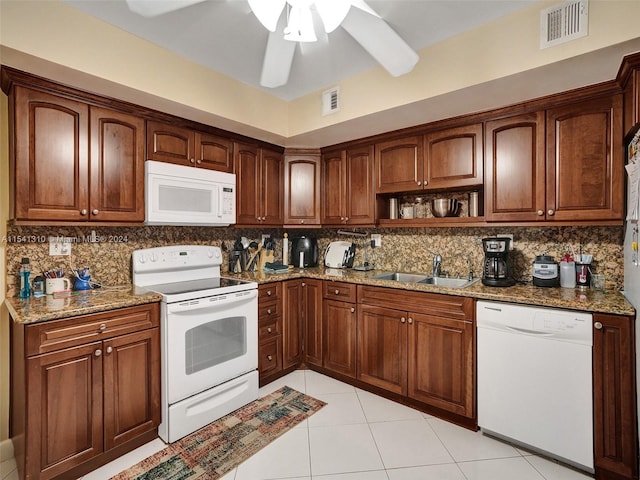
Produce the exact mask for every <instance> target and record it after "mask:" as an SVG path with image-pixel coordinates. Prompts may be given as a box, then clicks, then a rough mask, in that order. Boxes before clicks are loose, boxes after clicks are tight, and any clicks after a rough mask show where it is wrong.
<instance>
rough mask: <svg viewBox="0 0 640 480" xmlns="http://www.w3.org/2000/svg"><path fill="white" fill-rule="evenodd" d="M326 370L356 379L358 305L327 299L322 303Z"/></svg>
mask: <svg viewBox="0 0 640 480" xmlns="http://www.w3.org/2000/svg"><path fill="white" fill-rule="evenodd" d="M322 315H323V318H322V323H323V329H324V338H325V348H324V368H326V369H328V370H332V371H334V372H337V373H341V374H343V375H346V376H348V377H352V378H355V377H356V340H357V338H356V318H357V315H356V304H355V303H347V302H339V301H336V300H328V299H325V300H324V302H323V303H322Z"/></svg>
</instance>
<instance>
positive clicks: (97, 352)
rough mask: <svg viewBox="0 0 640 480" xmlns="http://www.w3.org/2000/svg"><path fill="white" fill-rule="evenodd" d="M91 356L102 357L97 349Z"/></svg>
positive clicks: (100, 351)
mask: <svg viewBox="0 0 640 480" xmlns="http://www.w3.org/2000/svg"><path fill="white" fill-rule="evenodd" d="M93 354H94V355H95V356H96V357H99V356H100V355H102V350H100V349H97V350H96V351H95V352H93Z"/></svg>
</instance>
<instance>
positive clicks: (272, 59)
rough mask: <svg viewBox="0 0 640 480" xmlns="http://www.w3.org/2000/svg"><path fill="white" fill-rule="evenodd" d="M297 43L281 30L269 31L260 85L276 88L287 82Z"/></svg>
mask: <svg viewBox="0 0 640 480" xmlns="http://www.w3.org/2000/svg"><path fill="white" fill-rule="evenodd" d="M297 44H298V43H297V42H290V41H289V40H285V39H284V37H283V36H282V33H281V32H271V33H269V40H267V48H266V50H265V52H264V61H263V63H262V75H261V76H260V85H262V86H263V87H268V88H276V87H280V86H282V85H285V84H286V83H287V81H288V80H289V72H290V71H291V64H292V63H293V54H294V53H295V52H296V45H297Z"/></svg>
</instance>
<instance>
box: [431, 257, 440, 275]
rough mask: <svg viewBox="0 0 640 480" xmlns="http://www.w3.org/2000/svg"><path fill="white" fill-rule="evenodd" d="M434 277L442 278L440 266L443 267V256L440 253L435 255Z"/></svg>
mask: <svg viewBox="0 0 640 480" xmlns="http://www.w3.org/2000/svg"><path fill="white" fill-rule="evenodd" d="M431 253H432V254H433V276H434V277H439V276H440V266H441V265H442V256H441V255H440V254H438V253H433V252H431Z"/></svg>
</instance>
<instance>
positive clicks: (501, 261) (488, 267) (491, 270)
mask: <svg viewBox="0 0 640 480" xmlns="http://www.w3.org/2000/svg"><path fill="white" fill-rule="evenodd" d="M510 241H511V239H510V238H509V237H494V238H483V239H482V248H483V249H484V267H483V269H482V283H483V284H484V285H487V286H490V287H510V286H512V285H515V283H516V281H515V280H514V279H513V278H511V277H510V276H509V262H508V256H509V242H510Z"/></svg>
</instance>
